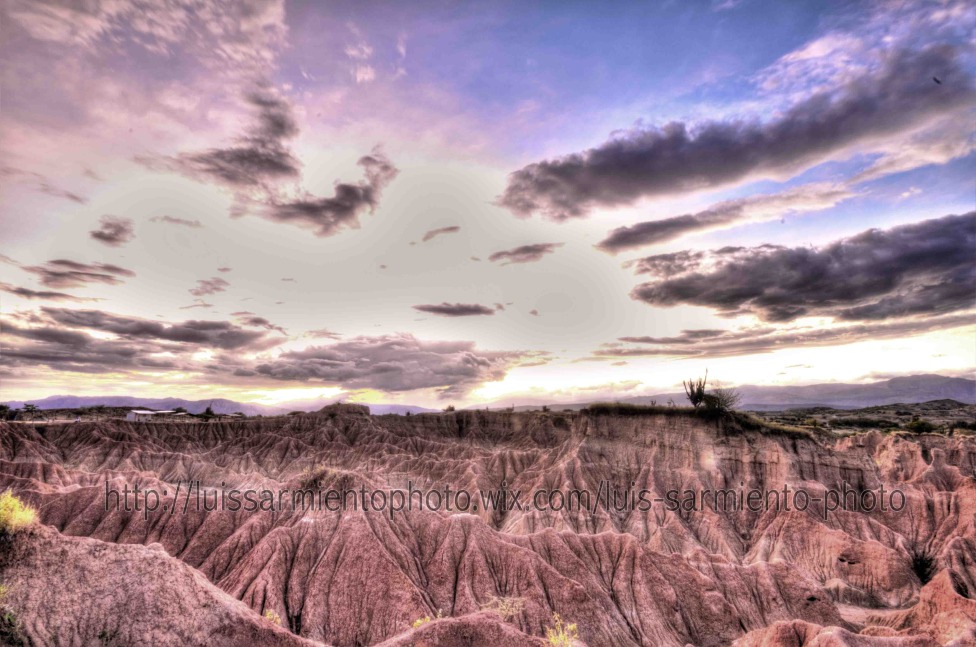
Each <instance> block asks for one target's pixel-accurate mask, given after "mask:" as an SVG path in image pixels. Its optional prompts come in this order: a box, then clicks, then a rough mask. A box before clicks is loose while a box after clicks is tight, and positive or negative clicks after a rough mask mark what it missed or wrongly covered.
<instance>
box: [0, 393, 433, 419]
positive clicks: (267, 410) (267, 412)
mask: <svg viewBox="0 0 976 647" xmlns="http://www.w3.org/2000/svg"><path fill="white" fill-rule="evenodd" d="M26 402H30V403H31V404H34V405H37V408H38V409H44V410H50V409H78V408H80V407H94V406H97V405H105V406H107V407H131V408H133V409H135V408H141V409H154V410H156V411H160V410H164V409H175V408H177V407H183V408H184V409H186V410H187V411H189V412H190V413H203V411H204V410H205V409H206V408H207V407H208V406H209V407H212V408H213V411H214V413H236V412H238V411H240V412H241V413H244V414H245V415H248V416H275V415H281V414H285V413H288V412H290V411H318V410H319V409H321V408H322V407H324V406H325V405H327V404H332V403H333V402H334V400H302V401H295V402H285V403H282V404H280V405H275V406H273V405H267V404H257V403H254V402H236V401H234V400H227V399H224V398H215V399H213V400H184V399H182V398H137V397H132V396H125V395H104V396H99V395H90V396H89V395H85V396H79V395H52V396H49V397H46V398H41V399H40V400H13V401H8V402H4V404H6V405H8V406H9V407H10V408H11V409H20V408H23V406H24V404H25V403H26ZM369 408H370V412H372V413H374V414H376V415H382V414H386V413H396V414H400V415H403V414H404V413H406V412H408V411H409V412H410V413H422V412H425V411H437V409H426V408H424V407H415V406H411V405H404V404H371V405H369Z"/></svg>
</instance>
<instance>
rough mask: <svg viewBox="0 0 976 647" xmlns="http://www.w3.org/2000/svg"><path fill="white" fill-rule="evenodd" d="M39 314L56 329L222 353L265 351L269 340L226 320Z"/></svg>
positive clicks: (98, 313)
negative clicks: (168, 321)
mask: <svg viewBox="0 0 976 647" xmlns="http://www.w3.org/2000/svg"><path fill="white" fill-rule="evenodd" d="M42 312H43V313H44V315H46V316H47V317H48V318H49V319H50V320H51V322H52V324H55V325H58V326H64V327H67V328H82V329H86V330H98V331H101V332H107V333H112V334H114V335H118V336H119V337H122V338H125V339H130V340H134V339H148V340H154V341H166V342H178V343H180V344H194V345H197V346H205V347H209V348H219V349H223V350H238V349H245V348H247V349H254V348H266V347H267V343H265V342H267V341H268V340H267V339H266V336H267V332H266V331H262V330H246V329H244V328H242V327H240V326H238V325H235V324H233V323H230V322H229V321H194V320H190V321H183V322H179V323H162V322H159V321H152V320H149V319H138V318H135V317H124V316H120V315H114V314H110V313H107V312H102V311H100V310H68V309H65V308H42Z"/></svg>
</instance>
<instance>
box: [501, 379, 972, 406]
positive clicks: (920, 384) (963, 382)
mask: <svg viewBox="0 0 976 647" xmlns="http://www.w3.org/2000/svg"><path fill="white" fill-rule="evenodd" d="M737 390H738V391H739V393H740V394H741V395H742V401H741V402H740V404H739V407H738V408H739V409H745V410H751V411H778V410H784V409H807V408H812V407H833V408H835V409H863V408H865V407H873V406H879V405H883V404H897V403H903V404H913V403H918V402H928V401H930V400H956V401H958V402H963V403H965V404H976V380H970V379H966V378H961V377H945V376H943V375H910V376H906V377H895V378H891V379H890V380H883V381H880V382H870V383H867V384H840V383H828V384H809V385H805V386H750V385H745V386H740V387H737ZM668 400H674V402H675V403H676V404H679V405H681V404H687V398H686V397H685V394H684V392H675V393H660V394H657V395H648V396H640V397H632V398H620V399H619V400H617V401H619V402H626V403H630V404H651V403H652V402H656V403H657V404H667V403H668ZM591 402H592V401H587V402H572V403H563V404H560V403H545V402H539V403H538V404H533V405H523V406H516V407H515V409H516V410H517V411H524V410H529V409H537V408H538V407H539V406H540V405H541V404H549V406H550V407H553V408H560V409H582V408H584V407H586V406H587V405H588V404H590V403H591ZM492 408H495V407H492Z"/></svg>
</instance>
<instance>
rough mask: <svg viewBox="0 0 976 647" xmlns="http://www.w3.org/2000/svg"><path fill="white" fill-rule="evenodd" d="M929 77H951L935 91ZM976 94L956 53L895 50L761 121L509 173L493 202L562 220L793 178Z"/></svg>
mask: <svg viewBox="0 0 976 647" xmlns="http://www.w3.org/2000/svg"><path fill="white" fill-rule="evenodd" d="M934 70H939V71H942V73H943V74H946V75H947V76H949V75H951V76H952V77H953V79H955V81H954V83H952V84H943V85H936V84H934V83H932V80H931V77H932V74H933V71H934ZM974 97H976V90H974V87H973V79H972V77H971V76H970V75H969V74H968V73H967V72H966V71H965V69H964V67H963V66H962V64H961V63H960V61H959V57H958V56H957V52H956V50H955V49H954V48H952V47H951V46H947V45H939V46H930V47H927V48H925V49H924V50H921V51H911V50H905V49H896V50H892V51H888V52H886V53H885V54H884V56H883V59H882V61H881V64H880V66H879V67H878V69H870V70H866V71H865V72H864V73H863V74H861V75H859V76H857V77H855V78H851V79H849V80H848V81H847V82H846V83H844V84H842V85H841V86H839V87H836V88H827V89H824V90H821V91H818V92H815V93H813V94H811V95H810V96H807V97H805V98H803V99H801V100H800V101H798V102H797V103H795V104H794V105H793V106H792V107H790V108H789V109H787V110H786V111H785V112H783V113H782V114H780V115H779V116H778V117H776V118H774V119H772V120H770V121H767V122H764V123H763V122H759V121H744V120H738V121H709V122H704V123H701V124H697V125H694V126H692V125H689V124H685V123H680V122H672V123H669V124H667V125H665V126H663V127H660V128H646V129H636V130H632V131H629V132H626V133H624V134H623V135H621V136H619V137H616V138H614V139H611V140H610V141H608V142H606V143H605V144H602V145H601V146H598V147H596V148H592V149H589V150H587V151H584V152H582V153H576V154H572V155H568V156H565V157H562V158H558V159H554V160H546V161H542V162H537V163H534V164H530V165H529V166H526V167H524V168H522V169H520V170H518V171H516V172H514V173H512V174H511V176H509V182H508V186H507V187H506V189H505V191H504V193H503V194H502V196H501V197H500V198H499V204H501V205H502V206H504V207H507V208H508V209H510V210H511V211H512V212H513V213H514V214H515V215H517V216H520V217H528V216H530V215H532V214H533V213H540V214H542V215H543V216H545V217H547V218H549V219H552V220H556V221H562V220H567V219H570V218H579V217H585V216H587V215H589V213H590V212H591V211H592V210H593V209H597V208H612V207H619V206H624V205H630V204H633V203H634V202H636V201H637V200H639V199H641V198H646V197H650V196H655V195H665V194H675V193H683V192H688V191H697V190H702V189H710V188H715V187H719V186H723V185H726V184H731V183H733V182H739V181H742V180H745V179H747V178H752V177H758V176H766V177H783V176H791V175H793V174H795V173H797V172H799V171H801V170H803V169H805V168H808V167H810V166H813V165H816V164H818V163H820V162H823V161H825V160H827V159H829V158H831V157H832V156H835V155H838V154H843V153H844V152H845V151H846V150H847V149H848V148H849V147H851V146H854V145H857V144H871V143H876V144H879V145H880V144H882V143H883V141H884V139H885V138H886V137H891V136H893V135H896V134H901V133H905V132H908V131H913V130H916V129H918V128H920V127H922V126H923V125H925V124H926V123H928V122H930V121H932V120H934V119H936V118H938V117H940V116H944V115H946V114H948V113H951V112H954V111H956V110H959V109H960V108H965V107H966V106H967V105H970V104H971V103H972V101H973V99H974Z"/></svg>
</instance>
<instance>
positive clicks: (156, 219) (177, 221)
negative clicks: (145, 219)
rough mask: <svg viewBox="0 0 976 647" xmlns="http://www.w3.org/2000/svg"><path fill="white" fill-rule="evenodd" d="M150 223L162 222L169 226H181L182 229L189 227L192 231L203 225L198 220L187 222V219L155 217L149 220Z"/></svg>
mask: <svg viewBox="0 0 976 647" xmlns="http://www.w3.org/2000/svg"><path fill="white" fill-rule="evenodd" d="M149 220H150V222H162V223H166V224H169V225H181V226H183V227H191V228H193V229H199V228H200V227H203V224H202V223H201V222H200V221H199V220H195V219H194V220H189V219H187V218H177V217H175V216H155V217H153V218H150V219H149Z"/></svg>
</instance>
